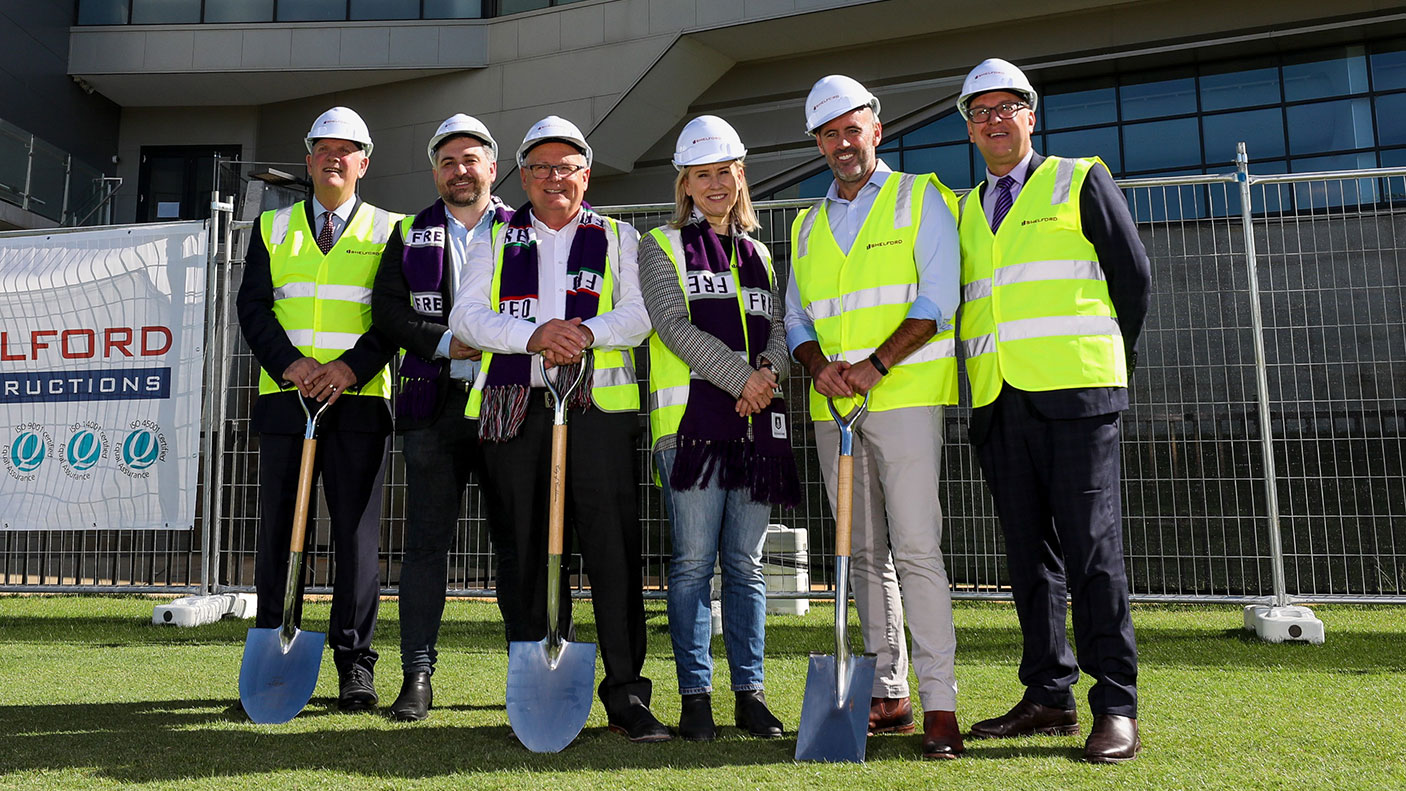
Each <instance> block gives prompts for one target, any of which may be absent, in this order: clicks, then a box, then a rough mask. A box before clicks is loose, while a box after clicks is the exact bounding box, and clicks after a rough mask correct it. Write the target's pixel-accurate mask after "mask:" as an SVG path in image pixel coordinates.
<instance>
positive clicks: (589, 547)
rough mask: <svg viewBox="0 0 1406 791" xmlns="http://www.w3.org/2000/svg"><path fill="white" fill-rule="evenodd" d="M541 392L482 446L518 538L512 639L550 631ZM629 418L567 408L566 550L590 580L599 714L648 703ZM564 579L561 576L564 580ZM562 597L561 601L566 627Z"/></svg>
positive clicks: (547, 414) (635, 428)
mask: <svg viewBox="0 0 1406 791" xmlns="http://www.w3.org/2000/svg"><path fill="white" fill-rule="evenodd" d="M543 393H545V391H539V390H533V391H532V400H531V402H530V404H529V406H528V409H527V417H526V419H525V420H524V422H523V426H522V430H521V432H520V433H519V434H518V436H516V437H514V438H513V439H511V440H508V441H507V442H497V443H486V444H485V445H484V446H483V457H484V466H485V470H484V477H485V478H486V479H487V481H488V488H489V489H491V490H493V492H494V493H495V495H496V496H497V497H499V498H500V503H499V504H500V507H501V508H502V513H503V517H504V519H505V520H506V521H507V523H508V524H509V525H511V526H512V530H513V533H514V535H515V536H516V538H517V552H518V559H519V566H518V573H519V577H518V579H519V596H518V600H519V601H520V602H521V604H522V614H523V619H522V620H523V623H524V624H525V626H524V628H523V630H522V632H521V633H519V634H517V635H514V636H513V639H515V640H540V639H542V638H543V637H545V636H546V634H547V569H546V564H547V519H548V513H547V511H548V501H549V496H550V487H551V477H550V469H549V467H550V463H551V457H552V410H551V409H549V408H548V407H547V406H546V403H545V400H544V395H543ZM639 430H640V427H639V419H638V416H637V414H636V413H634V412H628V413H609V412H602V411H600V410H598V409H595V408H594V407H593V408H590V409H584V410H582V409H573V410H571V411H570V414H569V415H568V417H567V432H568V433H567V445H566V448H567V450H566V455H567V461H566V528H567V531H566V540H567V543H566V548H565V549H564V555H569V554H570V553H571V548H570V547H571V537H572V533H573V532H574V533H575V537H576V539H577V542H578V543H579V545H580V552H581V558H582V560H583V562H584V563H585V572H586V574H587V575H588V576H589V577H590V581H591V602H592V605H593V607H594V610H595V616H596V636H597V639H598V640H599V642H600V653H601V660H602V662H603V664H604V665H605V679H604V680H602V681H601V683H600V688H599V689H598V690H597V691H598V693H599V695H600V700H601V703H602V704H603V705H604V706H605V711H606V714H607V715H608V716H610V717H615V716H617V715H619V714H620V713H622V712H624V710H625V709H626V708H627V707H629V706H630V705H632V704H634V703H643V704H645V705H649V701H650V694H651V689H652V687H651V684H650V681H649V679H647V678H644V677H643V676H641V675H640V671H641V670H642V669H643V668H644V656H645V629H644V592H643V590H642V587H643V579H642V571H641V561H640V523H639V506H638V501H637V499H636V498H637V496H638V491H637V487H638V486H639V483H638V481H639V476H638V475H637V474H636V451H635V442H636V439H637V437H638V435H639ZM564 577H565V574H563V578H564ZM569 602H570V599H569V598H563V599H562V610H563V612H562V618H561V620H560V623H561V624H562V625H563V626H565V623H566V622H567V618H568V616H567V615H566V613H567V612H568V611H569V608H568V603H569Z"/></svg>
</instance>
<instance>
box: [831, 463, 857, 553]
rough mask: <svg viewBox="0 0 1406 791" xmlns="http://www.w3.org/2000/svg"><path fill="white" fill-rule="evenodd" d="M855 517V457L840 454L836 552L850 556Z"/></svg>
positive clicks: (836, 497)
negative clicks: (851, 533) (851, 527)
mask: <svg viewBox="0 0 1406 791" xmlns="http://www.w3.org/2000/svg"><path fill="white" fill-rule="evenodd" d="M853 519H854V457H853V456H846V455H841V456H840V480H839V486H838V487H837V489H836V491H835V554H836V555H838V556H839V557H845V558H847V557H849V545H850V525H851V523H852V520H853Z"/></svg>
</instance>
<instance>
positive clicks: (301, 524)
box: [288, 438, 317, 552]
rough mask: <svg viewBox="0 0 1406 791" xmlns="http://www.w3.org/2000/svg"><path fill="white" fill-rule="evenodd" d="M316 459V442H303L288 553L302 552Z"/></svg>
mask: <svg viewBox="0 0 1406 791" xmlns="http://www.w3.org/2000/svg"><path fill="white" fill-rule="evenodd" d="M316 458H317V440H316V439H312V438H308V439H304V440H303V458H302V461H301V462H299V463H298V499H297V500H296V501H295V503H294V506H293V533H292V536H291V537H290V538H289V539H288V550H289V551H290V552H302V551H303V545H304V543H305V542H304V539H305V538H306V537H307V528H308V506H309V504H310V503H311V501H312V469H313V462H314V460H315V459H316Z"/></svg>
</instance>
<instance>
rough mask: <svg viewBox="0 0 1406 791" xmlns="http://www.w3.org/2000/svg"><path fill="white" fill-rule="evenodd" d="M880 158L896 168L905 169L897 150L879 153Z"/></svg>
mask: <svg viewBox="0 0 1406 791" xmlns="http://www.w3.org/2000/svg"><path fill="white" fill-rule="evenodd" d="M879 159H882V160H883V161H884V162H886V163H888V166H889V167H890V168H892V169H894V170H902V169H903V168H902V160H901V158H900V157H899V155H898V152H897V151H885V152H884V153H882V154H879Z"/></svg>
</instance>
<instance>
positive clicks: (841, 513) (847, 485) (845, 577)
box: [826, 393, 869, 700]
mask: <svg viewBox="0 0 1406 791" xmlns="http://www.w3.org/2000/svg"><path fill="white" fill-rule="evenodd" d="M826 403H827V404H829V406H830V414H831V416H833V417H834V419H835V425H837V426H839V428H840V458H839V479H838V480H837V481H836V486H835V695H836V700H844V699H845V696H846V695H848V694H849V690H848V689H847V685H848V682H849V664H850V650H849V558H850V546H851V543H852V539H853V526H854V426H855V424H856V423H858V422H859V418H860V417H861V416H862V415H863V414H864V412H865V410H867V409H868V408H869V394H868V393H865V394H864V400H863V401H861V402H860V404H859V406H857V407H855V409H854V411H852V412H851V413H850V414H849V416H848V417H845V416H842V415H841V414H840V412H839V410H837V409H835V400H834V399H833V398H826Z"/></svg>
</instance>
